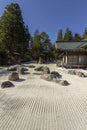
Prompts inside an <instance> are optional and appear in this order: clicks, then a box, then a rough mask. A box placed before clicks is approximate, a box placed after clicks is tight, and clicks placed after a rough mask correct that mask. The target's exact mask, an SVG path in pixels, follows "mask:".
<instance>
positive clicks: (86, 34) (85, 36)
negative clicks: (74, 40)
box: [83, 28, 87, 39]
mask: <svg viewBox="0 0 87 130" xmlns="http://www.w3.org/2000/svg"><path fill="white" fill-rule="evenodd" d="M86 38H87V28H85V30H84V33H83V39H86Z"/></svg>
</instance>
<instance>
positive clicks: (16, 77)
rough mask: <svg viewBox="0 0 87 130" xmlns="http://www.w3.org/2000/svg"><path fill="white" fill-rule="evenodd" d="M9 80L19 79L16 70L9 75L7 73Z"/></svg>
mask: <svg viewBox="0 0 87 130" xmlns="http://www.w3.org/2000/svg"><path fill="white" fill-rule="evenodd" d="M8 79H9V80H12V81H16V80H18V79H19V75H18V73H17V72H12V73H11V74H10V75H9V78H8Z"/></svg>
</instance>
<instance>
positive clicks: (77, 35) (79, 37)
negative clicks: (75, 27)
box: [74, 33, 81, 42]
mask: <svg viewBox="0 0 87 130" xmlns="http://www.w3.org/2000/svg"><path fill="white" fill-rule="evenodd" d="M74 41H75V42H76V41H81V36H80V35H79V34H78V33H75V34H74Z"/></svg>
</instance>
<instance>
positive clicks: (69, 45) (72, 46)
mask: <svg viewBox="0 0 87 130" xmlns="http://www.w3.org/2000/svg"><path fill="white" fill-rule="evenodd" d="M85 46H87V41H86V42H84V41H81V42H59V41H58V42H56V43H55V47H56V48H57V49H61V50H78V49H82V48H83V47H85Z"/></svg>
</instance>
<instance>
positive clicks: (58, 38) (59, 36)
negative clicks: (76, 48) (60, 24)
mask: <svg viewBox="0 0 87 130" xmlns="http://www.w3.org/2000/svg"><path fill="white" fill-rule="evenodd" d="M57 41H63V34H62V29H60V30H59V31H58V36H57Z"/></svg>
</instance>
